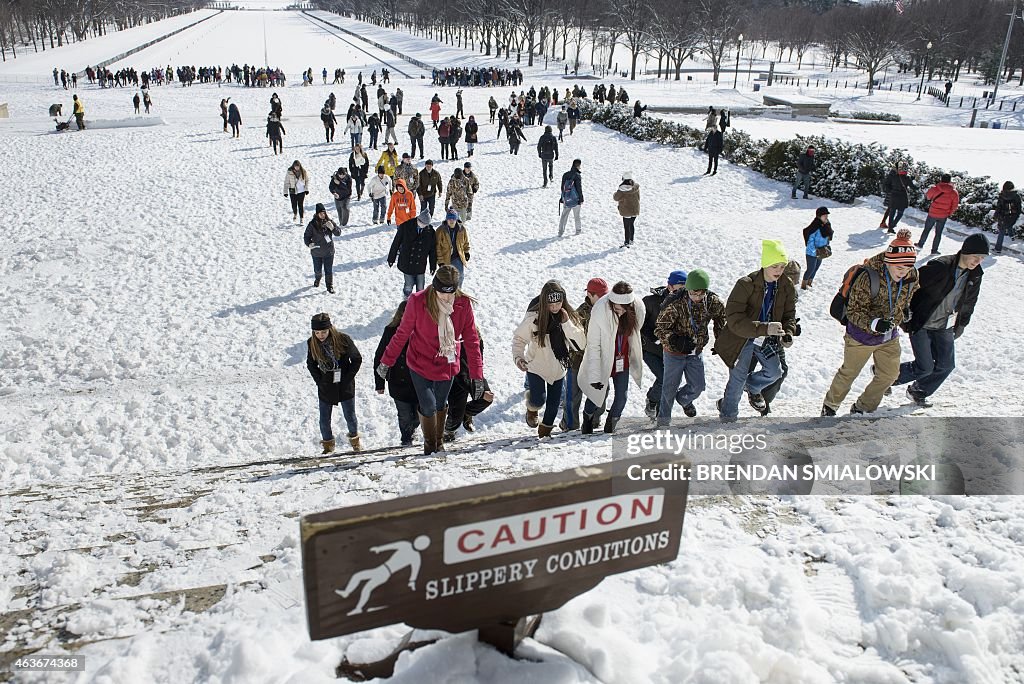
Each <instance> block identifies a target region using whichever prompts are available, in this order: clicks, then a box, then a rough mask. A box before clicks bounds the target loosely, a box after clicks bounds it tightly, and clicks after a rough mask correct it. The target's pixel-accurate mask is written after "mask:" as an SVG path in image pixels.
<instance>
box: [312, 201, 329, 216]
mask: <svg viewBox="0 0 1024 684" xmlns="http://www.w3.org/2000/svg"><path fill="white" fill-rule="evenodd" d="M321 211H327V209H326V207H324V205H323V204H320V203H319V202H317V205H316V210H315V211H314V212H313V213H316V214H319V213H320V212H321Z"/></svg>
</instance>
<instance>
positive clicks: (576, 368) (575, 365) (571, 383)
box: [558, 278, 609, 430]
mask: <svg viewBox="0 0 1024 684" xmlns="http://www.w3.org/2000/svg"><path fill="white" fill-rule="evenodd" d="M608 289H609V288H608V283H607V281H605V279H604V278H591V279H590V280H589V281H588V282H587V289H586V292H585V298H584V300H583V303H582V304H580V305H579V306H578V307H576V313H577V314H579V316H580V322H581V323H583V332H584V333H586V332H587V331H588V330H589V329H590V314H591V312H592V311H593V310H594V304H596V303H597V300H598V299H600V298H601V297H604V296H605V295H606V294H608ZM582 363H583V352H582V351H579V352H573V353H571V354H570V355H569V371H570V372H569V377H567V378H566V381H565V392H564V393H563V396H562V420H561V421H560V422H559V424H558V427H559V429H561V430H577V429H579V427H580V406H582V405H583V390H582V389H580V383H579V372H580V365H581V364H582ZM597 418H600V412H598V414H597ZM570 423H571V424H570Z"/></svg>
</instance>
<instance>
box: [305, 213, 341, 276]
mask: <svg viewBox="0 0 1024 684" xmlns="http://www.w3.org/2000/svg"><path fill="white" fill-rule="evenodd" d="M335 235H341V228H339V227H338V224H336V223H335V222H334V221H332V220H331V219H330V218H328V216H327V209H325V208H324V205H322V204H318V205H316V212H315V213H314V214H313V218H312V219H310V221H309V223H308V224H307V225H306V231H305V232H304V233H303V234H302V243H303V244H304V245H306V247H308V248H309V254H310V256H311V257H313V287H320V278H321V276H323V277H324V279H325V280H326V281H327V291H328V292H330V293H331V294H334V273H333V269H334V239H333V237H332V236H335Z"/></svg>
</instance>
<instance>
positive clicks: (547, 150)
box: [537, 126, 558, 188]
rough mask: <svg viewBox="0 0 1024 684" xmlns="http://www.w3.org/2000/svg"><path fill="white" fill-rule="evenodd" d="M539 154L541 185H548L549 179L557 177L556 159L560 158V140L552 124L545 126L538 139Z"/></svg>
mask: <svg viewBox="0 0 1024 684" xmlns="http://www.w3.org/2000/svg"><path fill="white" fill-rule="evenodd" d="M537 156H538V157H540V179H541V181H543V183H544V184H543V185H542V186H541V187H545V188H546V187H548V181H551V180H554V179H555V160H556V159H558V141H557V140H556V139H555V135H554V133H552V132H551V126H545V127H544V133H543V134H542V135H541V136H540V138H538V139H537Z"/></svg>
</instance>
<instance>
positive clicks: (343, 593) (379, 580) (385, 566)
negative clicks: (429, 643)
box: [334, 534, 430, 615]
mask: <svg viewBox="0 0 1024 684" xmlns="http://www.w3.org/2000/svg"><path fill="white" fill-rule="evenodd" d="M428 546H430V537H428V536H426V535H425V534H421V535H420V536H418V537H416V539H414V540H413V541H412V542H411V543H410V542H407V541H396V542H392V543H390V544H382V545H380V546H371V547H370V551H371V552H372V553H384V552H386V551H393V552H394V553H392V554H391V557H390V558H388V559H387V560H386V561H384V562H383V563H381V564H380V565H378V566H377V567H375V568H368V569H366V570H360V571H359V572H357V573H355V574H354V575H352V578H351V579H350V580H349V581H348V585H347V586H346V587H345V588H344V589H335V590H334V593H336V594H337V595H338V596H340V597H341V598H343V599H347V598H348V597H349V596H351V595H352V594H353V593H354V592H355V590H356V588H358V587H359V585H360V584H363V582H365V584H363V589H362V591H361V592H359V602H358V603H356V607H355V608H353V609H352V610H350V611H349V612H348V614H349V615H359V614H361V613H363V612H365V610H366V603H367V602H368V601H369V600H370V595H371V594H372V593H373V592H374V590H375V589H376V588H377V587H379V586H381V585H382V584H384V583H385V582H387V581H388V580H389V579H391V577H392V575H394V574H395V573H397V572H399V571H400V570H403V569H405V568H409V582H408V584H409V589H410V590H412V591H416V577H417V576H418V575H419V573H420V552H421V551H423V550H424V549H426V548H427V547H428ZM383 607H385V606H380V607H377V608H371V609H370V610H379V609H380V608H383Z"/></svg>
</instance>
